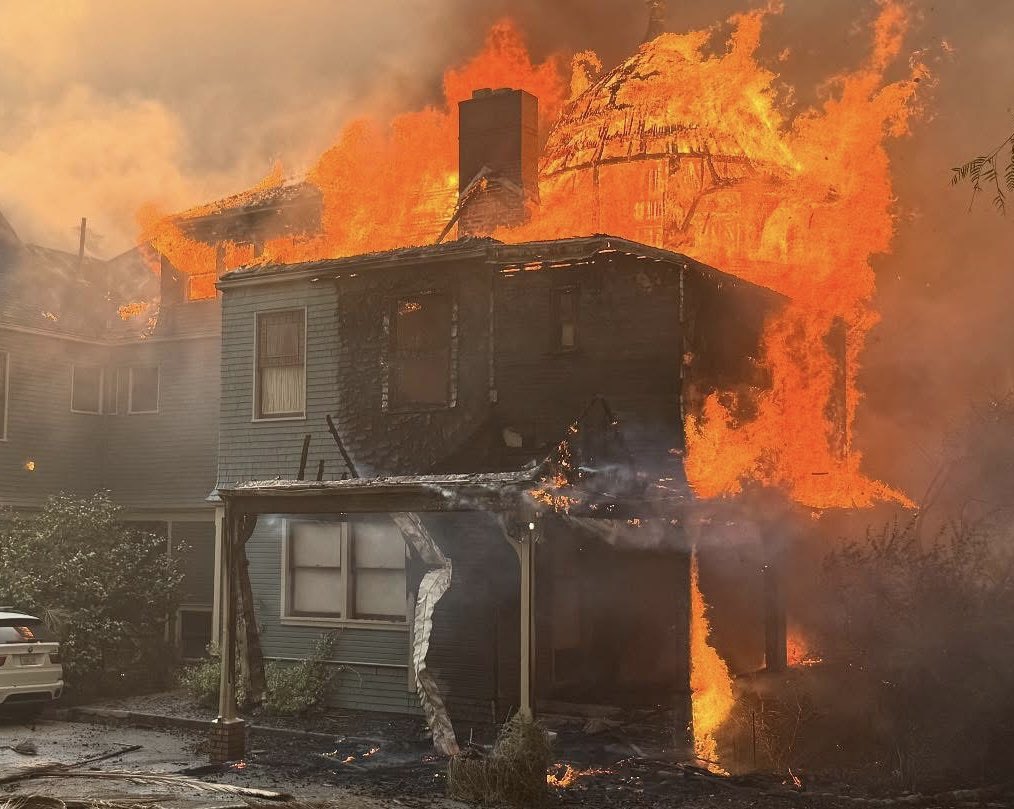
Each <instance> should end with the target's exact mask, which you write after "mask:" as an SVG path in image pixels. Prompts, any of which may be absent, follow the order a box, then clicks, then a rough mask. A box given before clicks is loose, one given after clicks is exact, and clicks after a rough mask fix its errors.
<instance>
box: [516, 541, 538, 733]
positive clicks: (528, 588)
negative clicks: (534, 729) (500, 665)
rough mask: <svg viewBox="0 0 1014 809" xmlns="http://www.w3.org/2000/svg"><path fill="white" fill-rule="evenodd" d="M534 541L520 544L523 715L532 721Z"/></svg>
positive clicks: (533, 701)
mask: <svg viewBox="0 0 1014 809" xmlns="http://www.w3.org/2000/svg"><path fill="white" fill-rule="evenodd" d="M533 544H534V543H533V542H532V539H531V538H530V537H529V538H527V541H525V540H524V539H523V540H522V541H521V542H519V543H518V546H517V551H518V561H519V563H520V564H521V594H520V595H521V604H520V606H521V708H520V710H521V714H522V715H523V716H524V717H526V718H528V719H531V718H532V717H533V716H534V715H535V700H534V699H533V695H532V668H533V667H532V657H533V655H532V641H533V639H534V636H535V632H534V631H533V629H534V627H533V626H532V621H533V620H534V616H535V554H534V553H533V548H532V545H533Z"/></svg>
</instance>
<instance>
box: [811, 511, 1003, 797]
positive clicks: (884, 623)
mask: <svg viewBox="0 0 1014 809" xmlns="http://www.w3.org/2000/svg"><path fill="white" fill-rule="evenodd" d="M1010 540H1011V537H1010V536H1009V529H1008V528H1006V527H1005V526H1004V525H998V524H989V523H979V524H978V525H977V526H974V527H970V526H967V525H966V526H955V527H951V528H950V529H949V530H947V531H946V532H945V533H943V534H941V535H940V536H939V537H937V538H936V539H935V540H934V541H931V542H921V541H920V540H919V536H918V532H917V524H916V523H915V522H912V523H909V524H905V525H890V526H888V527H886V528H885V529H884V530H882V531H880V532H879V533H875V534H871V535H870V536H868V537H867V538H866V540H865V541H863V542H855V543H851V544H849V545H847V546H845V547H844V548H843V549H841V550H839V551H836V552H834V553H832V554H831V555H830V557H829V558H828V560H827V563H826V577H827V578H826V580H827V584H828V587H827V588H826V590H825V599H826V601H825V603H824V604H822V605H815V606H817V607H818V609H817V610H815V613H816V614H821V615H823V616H824V626H823V627H822V632H821V634H822V640H821V644H820V648H821V652H822V653H823V655H824V659H825V661H826V662H827V663H828V664H831V665H833V666H835V667H836V668H837V669H839V670H841V671H844V672H848V674H849V677H850V678H851V680H852V685H851V687H850V689H849V691H844V690H843V691H841V692H840V693H841V694H842V697H841V700H842V701H843V702H849V703H850V704H851V707H852V710H853V711H855V712H856V713H857V715H864V714H865V715H868V716H869V717H870V723H869V727H870V736H871V738H870V749H869V756H868V757H869V760H871V761H878V762H880V764H881V766H886V768H887V769H888V771H889V774H890V775H891V776H893V777H894V778H895V779H896V780H898V781H899V782H900V783H901V784H902V785H903V786H905V787H907V788H909V789H914V788H919V789H926V788H928V787H934V786H943V785H946V784H949V783H953V782H965V783H967V782H968V781H970V780H972V779H978V778H981V777H983V774H985V775H986V777H987V778H990V777H992V778H995V777H996V776H997V775H999V774H1000V772H1001V771H1000V770H995V769H994V768H995V767H996V766H997V765H998V764H1001V763H1002V762H1006V761H1009V757H1010V756H1011V755H1014V744H1012V740H1014V630H1012V626H1011V616H1012V615H1014V552H1012V549H1011V548H1012V543H1011V541H1010ZM846 694H847V695H848V699H847V700H846V699H845V696H846ZM1001 766H1004V767H1005V765H1004V764H1001Z"/></svg>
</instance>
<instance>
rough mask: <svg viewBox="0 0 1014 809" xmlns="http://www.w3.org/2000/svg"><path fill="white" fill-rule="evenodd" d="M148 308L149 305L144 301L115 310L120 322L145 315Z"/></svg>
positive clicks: (124, 305) (126, 304)
mask: <svg viewBox="0 0 1014 809" xmlns="http://www.w3.org/2000/svg"><path fill="white" fill-rule="evenodd" d="M150 307H151V304H150V303H148V302H146V301H134V302H133V303H125V304H123V306H121V307H119V308H118V309H117V310H116V313H117V314H118V315H119V316H120V320H130V319H131V318H135V317H140V316H141V315H143V314H145V313H146V312H147V311H148V309H149V308H150Z"/></svg>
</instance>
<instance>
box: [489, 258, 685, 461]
mask: <svg viewBox="0 0 1014 809" xmlns="http://www.w3.org/2000/svg"><path fill="white" fill-rule="evenodd" d="M564 292H567V293H569V294H570V295H572V296H573V299H572V303H571V304H570V305H572V307H573V308H572V312H568V316H569V317H572V318H573V339H572V340H571V342H573V345H561V339H560V336H561V333H562V332H561V329H563V328H564V326H565V325H566V324H563V323H561V312H560V311H559V309H560V295H561V294H562V293H564ZM679 294H680V289H679V274H678V272H676V271H674V269H673V268H672V267H671V266H667V265H662V264H658V263H655V262H651V261H637V260H636V259H633V258H629V257H624V256H620V255H618V254H610V255H606V256H598V257H596V258H595V259H594V260H593V261H591V262H587V263H583V264H579V265H574V266H570V267H565V268H559V269H552V268H551V269H542V270H537V271H502V272H500V273H499V274H498V275H497V278H496V311H495V322H496V346H495V368H494V378H493V385H494V389H495V396H496V400H497V414H498V418H499V421H500V423H501V424H502V426H503V427H504V428H505V429H509V430H511V431H512V432H513V433H514V434H516V436H517V438H514V443H515V444H517V443H519V442H520V443H521V445H522V447H521V449H522V450H523V451H527V452H528V453H533V451H535V450H538V451H543V450H548V449H550V448H551V447H552V446H553V445H554V444H555V443H556V442H558V441H559V440H560V439H561V438H562V437H563V436H564V435H565V434H566V430H567V427H568V425H569V424H570V423H571V422H573V421H574V420H575V418H577V416H578V415H579V414H580V413H581V412H582V411H583V410H584V408H585V407H587V405H588V403H589V401H590V400H591V399H592V397H594V396H596V395H601V396H603V397H604V398H605V399H606V400H607V402H608V403H609V406H610V407H611V408H612V409H613V410H614V411H615V413H616V416H617V417H618V418H619V419H620V421H621V423H622V424H623V427H624V430H625V431H626V432H627V433H628V434H631V435H632V436H633V437H636V438H637V439H638V442H637V443H638V444H639V445H640V446H639V447H635V448H634V449H635V450H639V451H641V452H642V453H646V454H647V453H650V454H651V455H652V458H651V461H652V462H653V463H654V462H656V461H657V460H658V455H659V452H661V454H662V455H663V456H664V455H665V453H666V452H668V450H670V449H672V448H673V447H676V446H678V445H679V444H680V442H681V440H682V438H681V436H682V425H681V424H680V421H679V395H680V373H679V370H680V369H679V365H680V355H681V340H680V318H679ZM569 336H570V335H568V337H569ZM636 460H641V461H648V460H649V459H648V458H647V457H642V458H640V459H638V458H636V457H635V461H636Z"/></svg>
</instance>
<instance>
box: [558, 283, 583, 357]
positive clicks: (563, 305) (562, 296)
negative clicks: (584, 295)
mask: <svg viewBox="0 0 1014 809" xmlns="http://www.w3.org/2000/svg"><path fill="white" fill-rule="evenodd" d="M577 302H578V290H577V287H560V288H559V289H556V290H554V291H553V335H554V336H553V346H552V347H553V349H554V350H556V351H572V350H573V349H575V348H577Z"/></svg>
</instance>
